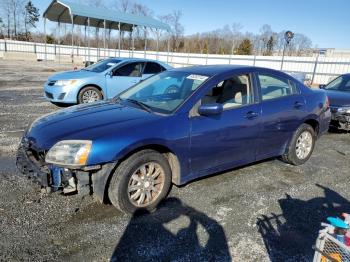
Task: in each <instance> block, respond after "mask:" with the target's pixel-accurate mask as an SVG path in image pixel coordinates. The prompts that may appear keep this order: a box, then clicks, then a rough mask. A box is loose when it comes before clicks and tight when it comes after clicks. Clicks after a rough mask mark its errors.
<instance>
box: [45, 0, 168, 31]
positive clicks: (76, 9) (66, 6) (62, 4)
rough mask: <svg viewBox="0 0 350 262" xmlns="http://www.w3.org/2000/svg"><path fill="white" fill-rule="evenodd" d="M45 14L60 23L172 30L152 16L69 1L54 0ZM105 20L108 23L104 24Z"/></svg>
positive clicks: (122, 28)
mask: <svg viewBox="0 0 350 262" xmlns="http://www.w3.org/2000/svg"><path fill="white" fill-rule="evenodd" d="M43 16H44V17H45V18H47V19H48V20H50V21H54V22H60V23H74V24H75V25H85V26H86V25H87V20H88V18H89V20H90V21H89V24H90V26H92V27H98V28H104V27H105V28H109V29H116V30H118V29H119V23H120V29H121V30H122V31H132V28H133V26H143V27H151V28H155V29H160V30H166V31H170V26H169V25H167V24H165V23H162V22H161V21H158V20H156V19H154V18H152V17H147V16H139V15H134V14H128V13H123V12H120V11H116V10H111V9H107V8H100V7H90V6H86V5H81V4H76V3H71V2H68V1H65V0H64V1H62V0H54V1H52V2H51V4H50V5H49V7H48V8H47V9H46V11H45V12H44V14H43ZM72 18H73V21H72ZM104 22H105V23H106V25H104Z"/></svg>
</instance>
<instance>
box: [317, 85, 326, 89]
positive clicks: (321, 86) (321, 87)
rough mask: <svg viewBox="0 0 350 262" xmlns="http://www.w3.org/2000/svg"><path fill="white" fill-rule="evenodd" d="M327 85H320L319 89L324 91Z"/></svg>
mask: <svg viewBox="0 0 350 262" xmlns="http://www.w3.org/2000/svg"><path fill="white" fill-rule="evenodd" d="M325 86H326V85H319V86H318V88H319V89H324V88H325Z"/></svg>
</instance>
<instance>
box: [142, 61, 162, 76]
mask: <svg viewBox="0 0 350 262" xmlns="http://www.w3.org/2000/svg"><path fill="white" fill-rule="evenodd" d="M162 71H163V70H162V67H161V66H160V65H159V64H157V63H153V62H147V64H146V67H145V70H144V71H143V73H144V74H146V75H148V74H158V73H160V72H162Z"/></svg>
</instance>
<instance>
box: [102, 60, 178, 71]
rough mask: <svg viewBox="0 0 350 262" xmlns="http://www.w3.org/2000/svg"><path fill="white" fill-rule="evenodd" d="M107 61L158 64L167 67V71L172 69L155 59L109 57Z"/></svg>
mask: <svg viewBox="0 0 350 262" xmlns="http://www.w3.org/2000/svg"><path fill="white" fill-rule="evenodd" d="M106 59H118V60H120V62H156V63H158V64H160V65H162V66H164V67H166V68H167V69H170V68H172V67H171V66H170V65H168V64H166V63H164V62H161V61H158V60H153V59H147V58H129V57H108V58H106Z"/></svg>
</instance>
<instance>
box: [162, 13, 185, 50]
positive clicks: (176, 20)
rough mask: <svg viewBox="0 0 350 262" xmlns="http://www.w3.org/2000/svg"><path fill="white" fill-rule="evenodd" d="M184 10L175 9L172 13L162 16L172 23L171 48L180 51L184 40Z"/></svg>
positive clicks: (165, 20) (164, 20) (165, 21)
mask: <svg viewBox="0 0 350 262" xmlns="http://www.w3.org/2000/svg"><path fill="white" fill-rule="evenodd" d="M181 17H182V12H181V11H179V10H175V11H173V12H172V13H171V14H168V15H163V16H160V17H159V18H160V20H161V21H163V22H164V23H166V24H168V25H170V27H171V32H170V38H171V49H172V50H173V51H179V48H180V45H181V42H182V41H183V34H184V27H183V25H182V24H181V22H180V19H181Z"/></svg>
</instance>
